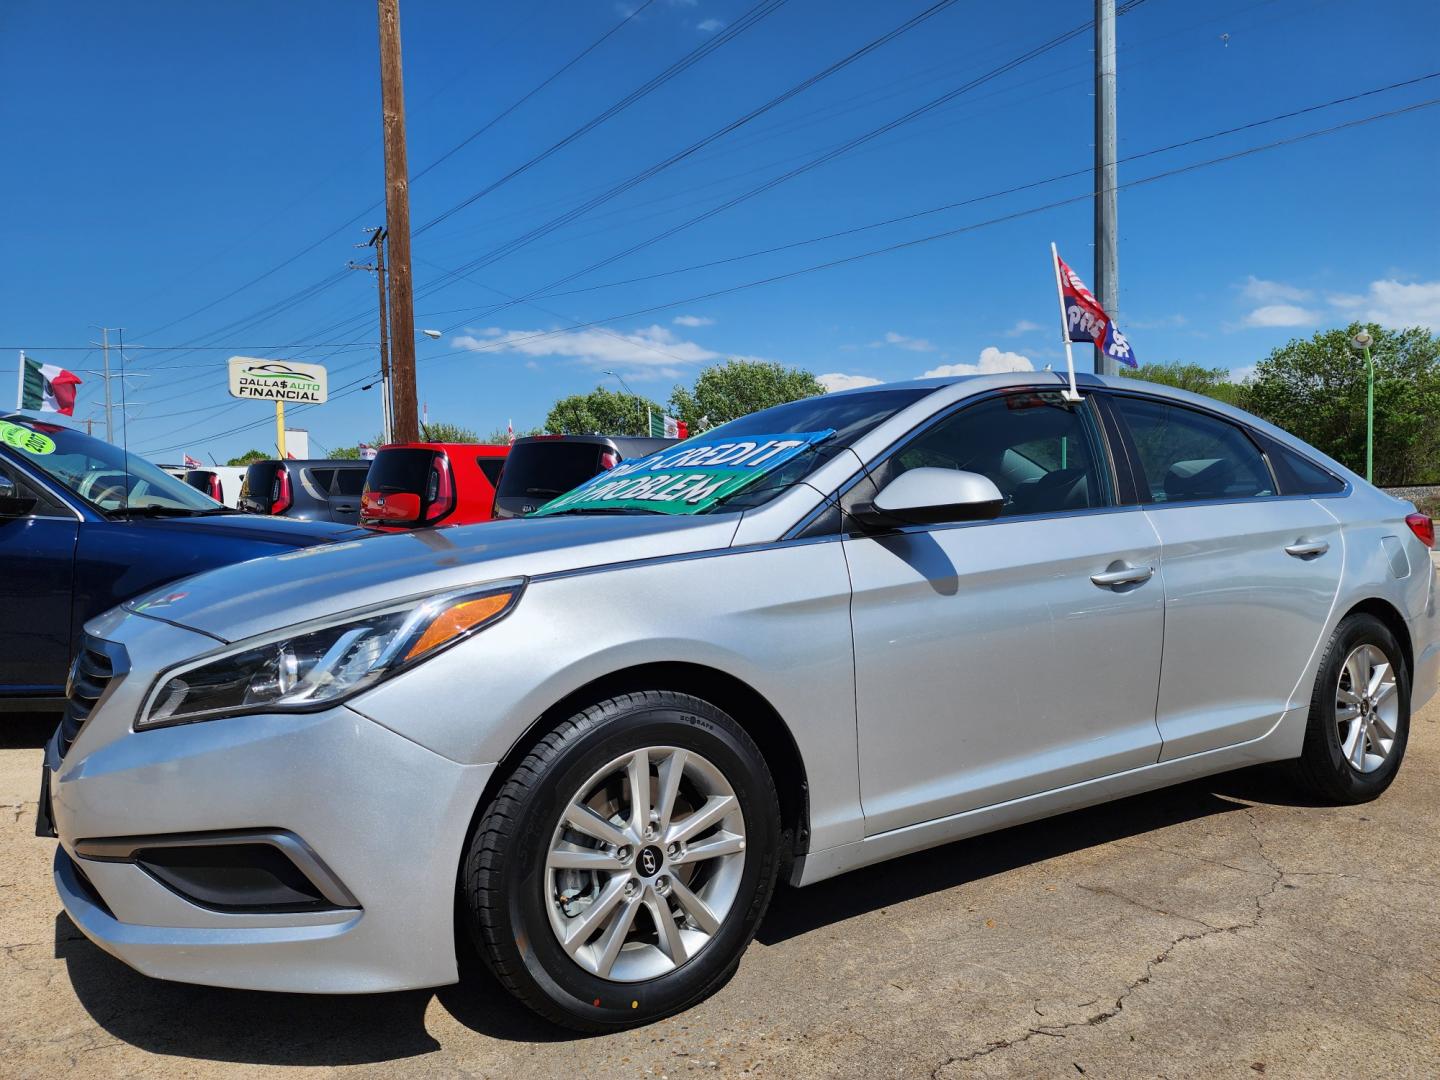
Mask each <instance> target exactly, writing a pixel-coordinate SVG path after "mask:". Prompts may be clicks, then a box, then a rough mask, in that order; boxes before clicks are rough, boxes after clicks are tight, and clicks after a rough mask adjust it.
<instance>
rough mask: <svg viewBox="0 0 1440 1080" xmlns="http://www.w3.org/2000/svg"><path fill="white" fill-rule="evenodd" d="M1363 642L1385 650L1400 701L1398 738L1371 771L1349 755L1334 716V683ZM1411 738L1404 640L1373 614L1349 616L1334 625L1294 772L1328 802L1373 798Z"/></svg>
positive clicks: (1395, 769)
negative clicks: (1357, 765) (1358, 765)
mask: <svg viewBox="0 0 1440 1080" xmlns="http://www.w3.org/2000/svg"><path fill="white" fill-rule="evenodd" d="M1361 645H1373V646H1375V647H1376V648H1378V649H1379V650H1380V651H1381V652H1382V653H1384V654H1385V656H1386V658H1387V659H1388V660H1389V661H1390V663H1391V664H1392V665H1393V669H1394V671H1395V694H1396V695H1397V697H1398V699H1399V713H1398V722H1397V724H1396V728H1395V741H1394V745H1393V746H1392V747H1391V749H1390V753H1389V755H1388V756H1387V757H1386V759H1385V761H1384V763H1383V764H1382V765H1380V767H1379V768H1377V769H1375V770H1374V771H1373V772H1368V773H1366V772H1360V771H1359V770H1357V769H1356V768H1354V767H1353V766H1352V765H1351V764H1350V763H1349V762H1348V761H1347V760H1346V759H1345V755H1344V753H1343V752H1342V750H1341V744H1340V721H1339V720H1338V719H1337V716H1336V694H1335V690H1336V686H1337V683H1338V680H1339V678H1340V671H1341V668H1342V667H1343V666H1344V664H1345V660H1346V658H1347V657H1348V656H1349V655H1350V654H1351V652H1352V651H1353V650H1355V649H1356V648H1358V647H1359V646H1361ZM1409 738H1410V673H1409V671H1407V670H1406V668H1405V654H1404V653H1403V652H1402V651H1401V649H1400V644H1399V642H1397V641H1396V640H1395V635H1394V634H1392V633H1391V632H1390V630H1389V628H1387V627H1386V626H1385V624H1384V623H1382V622H1381V621H1380V620H1379V619H1377V618H1375V617H1374V616H1373V615H1364V614H1358V615H1348V616H1346V617H1345V618H1344V619H1342V620H1341V622H1340V625H1339V626H1337V627H1336V628H1335V633H1334V634H1332V635H1331V637H1330V642H1329V644H1328V645H1327V646H1326V648H1325V655H1324V656H1323V657H1322V658H1321V660H1320V670H1319V673H1318V674H1317V676H1316V678H1315V688H1314V691H1313V692H1312V693H1311V696H1310V719H1309V724H1308V726H1307V727H1306V729H1305V747H1304V750H1303V751H1302V752H1301V755H1300V757H1299V759H1298V760H1296V761H1295V762H1294V765H1293V775H1294V778H1295V779H1296V781H1298V782H1299V783H1300V784H1301V785H1302V786H1303V787H1304V788H1305V789H1306V790H1308V791H1309V792H1311V793H1312V794H1314V795H1316V796H1318V797H1320V798H1322V799H1324V800H1325V801H1326V802H1331V803H1337V804H1341V805H1348V804H1353V803H1362V802H1369V801H1370V800H1371V799H1374V798H1376V797H1377V796H1379V795H1380V793H1381V792H1383V791H1384V790H1385V789H1386V788H1388V787H1389V786H1390V784H1391V782H1392V781H1393V780H1394V779H1395V774H1396V773H1397V772H1398V771H1399V769H1400V763H1401V762H1402V761H1403V760H1404V758H1405V747H1406V744H1407V742H1408V741H1409Z"/></svg>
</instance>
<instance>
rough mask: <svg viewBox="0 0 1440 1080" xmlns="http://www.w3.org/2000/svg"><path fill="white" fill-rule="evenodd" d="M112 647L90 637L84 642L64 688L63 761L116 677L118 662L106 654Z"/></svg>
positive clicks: (81, 643)
mask: <svg viewBox="0 0 1440 1080" xmlns="http://www.w3.org/2000/svg"><path fill="white" fill-rule="evenodd" d="M110 647H111V646H110V643H109V642H103V641H99V640H98V639H96V638H92V637H90V636H89V635H88V634H87V635H86V636H85V637H84V638H82V639H81V642H80V652H79V653H78V654H77V655H76V657H75V663H74V664H72V665H71V666H70V681H69V685H68V686H66V688H65V697H66V701H65V717H64V719H63V720H61V721H60V746H59V750H60V756H61V757H62V758H63V757H64V756H65V754H66V753H67V752H68V751H69V749H70V744H71V743H73V742H74V741H75V737H76V736H77V735H79V734H80V729H81V728H82V727H84V726H85V721H86V720H87V719H89V716H90V711H91V710H92V709H93V708H95V703H96V702H97V701H99V700H100V695H102V694H103V693H105V688H106V687H107V686H109V685H110V680H111V679H113V678H114V677H115V674H116V672H115V662H114V660H112V659H111V657H110V655H109V652H108V651H107V650H108V648H110Z"/></svg>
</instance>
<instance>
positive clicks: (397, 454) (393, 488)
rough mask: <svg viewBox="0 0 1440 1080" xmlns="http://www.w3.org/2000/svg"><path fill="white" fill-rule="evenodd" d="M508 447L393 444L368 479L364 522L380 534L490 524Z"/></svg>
mask: <svg viewBox="0 0 1440 1080" xmlns="http://www.w3.org/2000/svg"><path fill="white" fill-rule="evenodd" d="M509 450H510V448H509V447H508V446H490V445H486V444H483V443H433V442H431V443H394V444H392V445H390V446H382V447H381V448H380V451H379V453H377V454H376V455H375V460H374V461H372V462H371V463H370V472H369V474H368V475H367V476H366V478H365V490H364V492H363V493H362V494H361V496H360V524H361V525H364V526H365V527H366V528H370V529H377V530H379V531H381V532H403V531H404V530H406V529H419V528H428V527H430V526H432V525H473V524H475V523H476V522H477V521H489V520H490V518H491V514H492V511H493V509H494V506H495V485H496V484H497V483H498V482H499V480H500V470H501V469H502V468H504V466H505V455H506V454H507V453H508V452H509Z"/></svg>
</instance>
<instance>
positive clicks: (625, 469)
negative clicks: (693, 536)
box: [530, 428, 835, 517]
mask: <svg viewBox="0 0 1440 1080" xmlns="http://www.w3.org/2000/svg"><path fill="white" fill-rule="evenodd" d="M833 434H835V431H834V429H833V428H827V429H826V430H825V431H801V432H793V433H787V434H783V435H745V436H741V437H732V438H729V439H718V440H717V439H713V438H710V439H707V438H706V437H704V436H697V437H695V438H693V439H691V440H689V441H688V442H684V443H681V444H680V445H679V446H667V447H666V448H665V449H664V450H659V451H656V452H655V453H653V454H650V455H648V456H646V457H643V458H637V459H636V460H635V461H626V462H622V463H621V464H619V465H617V466H616V467H615V468H613V469H610V470H609V471H608V472H603V473H601V474H600V475H599V476H597V477H595V478H594V479H592V480H588V481H586V482H585V483H584V484H581V485H580V486H579V487H578V488H576V489H575V490H574V491H570V492H567V493H566V494H564V495H561V496H560V497H559V498H557V499H551V500H550V501H549V502H548V503H546V504H545V505H544V506H542V507H540V509H538V510H536V511H535V512H534V513H533V514H531V515H530V516H531V517H545V516H546V515H548V514H559V513H564V512H565V511H567V510H651V511H655V512H658V513H662V514H697V513H699V512H700V511H701V510H704V509H706V508H707V507H711V506H714V505H715V504H716V503H717V502H719V501H720V500H721V499H724V498H727V497H728V496H730V495H733V494H735V493H736V492H737V491H739V490H741V489H742V488H745V487H748V486H749V485H750V484H753V483H754V482H755V481H756V480H758V479H759V478H760V477H762V476H764V475H765V474H766V473H769V472H771V471H773V470H774V469H776V468H778V467H779V466H781V465H783V464H785V462H787V461H789V460H790V459H791V458H793V457H795V455H797V454H799V453H800V452H801V451H803V450H805V449H807V448H809V447H811V446H814V445H815V444H816V443H818V442H820V441H822V440H824V439H828V438H829V437H830V436H831V435H833Z"/></svg>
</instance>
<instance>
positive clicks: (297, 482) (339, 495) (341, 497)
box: [240, 458, 370, 525]
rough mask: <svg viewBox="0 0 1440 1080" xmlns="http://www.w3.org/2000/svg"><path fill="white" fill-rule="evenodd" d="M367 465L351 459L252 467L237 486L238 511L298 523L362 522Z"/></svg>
mask: <svg viewBox="0 0 1440 1080" xmlns="http://www.w3.org/2000/svg"><path fill="white" fill-rule="evenodd" d="M369 470H370V462H368V461H353V460H349V459H338V458H337V459H329V460H320V459H317V460H306V461H297V460H294V459H293V458H292V459H289V460H286V461H278V460H275V461H256V462H252V463H251V464H250V466H249V467H248V468H247V469H246V470H245V480H244V482H243V483H242V484H241V485H240V509H241V510H244V511H246V512H247V513H251V514H269V515H272V516H276V517H280V516H283V517H288V518H299V519H300V520H301V521H338V522H341V523H343V524H347V525H354V524H356V523H357V522H359V520H360V493H361V492H362V491H363V490H364V489H365V474H366V473H367V472H369Z"/></svg>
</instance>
